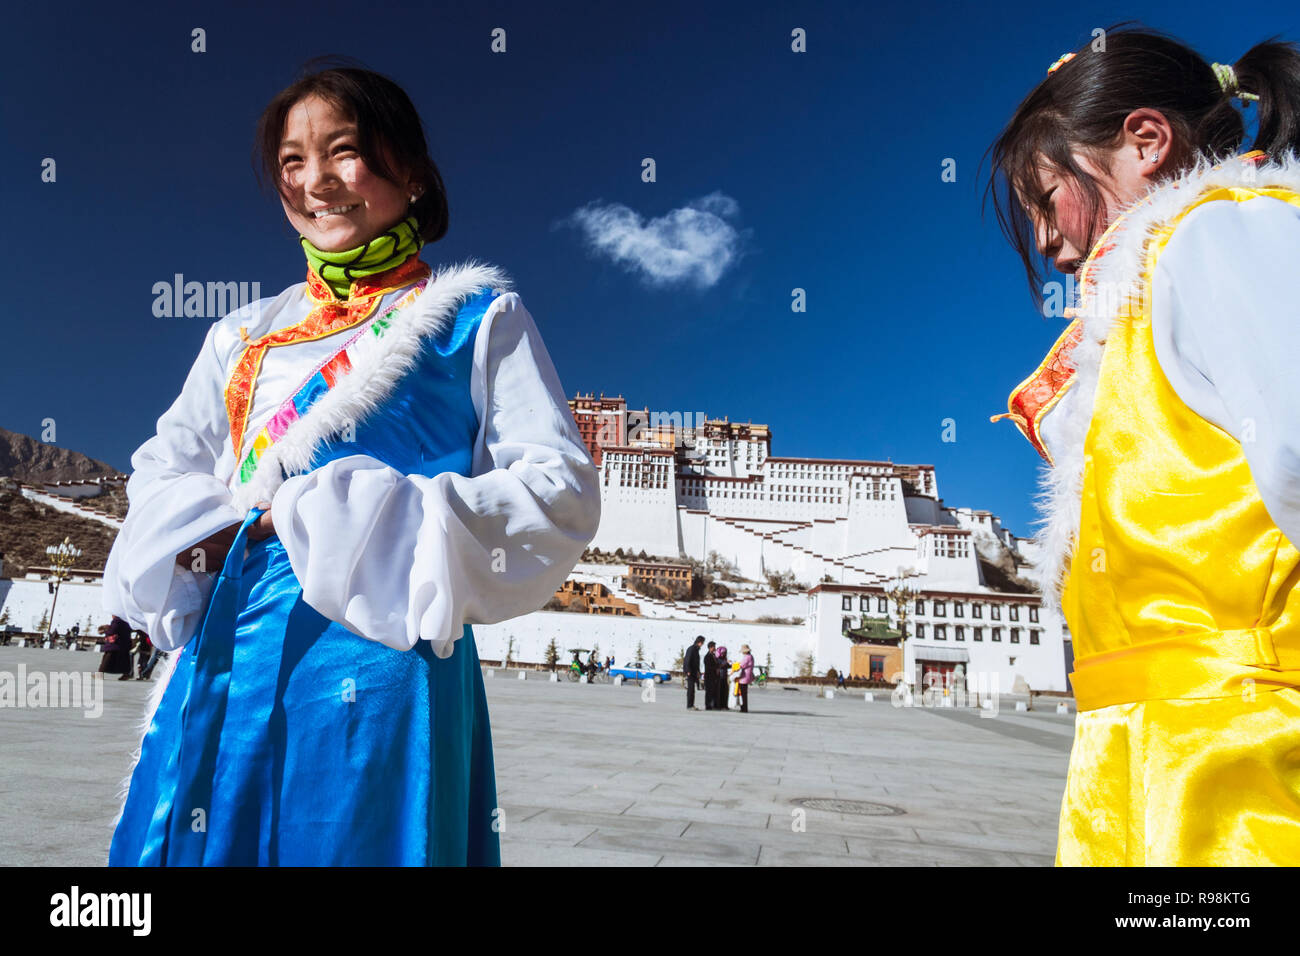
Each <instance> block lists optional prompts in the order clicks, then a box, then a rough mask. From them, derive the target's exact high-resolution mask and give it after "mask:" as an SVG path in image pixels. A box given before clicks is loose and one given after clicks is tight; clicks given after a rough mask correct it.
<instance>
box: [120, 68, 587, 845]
mask: <svg viewBox="0 0 1300 956" xmlns="http://www.w3.org/2000/svg"><path fill="white" fill-rule="evenodd" d="M256 155H257V157H258V160H259V163H260V164H261V166H262V168H263V170H264V171H265V172H266V173H267V174H268V175H269V177H270V178H271V179H272V180H273V181H274V183H275V186H276V189H277V191H278V193H279V197H280V201H281V203H282V205H283V208H284V214H285V216H286V218H287V219H288V221H289V223H290V224H291V225H292V226H293V227H294V229H296V230H297V231H298V233H299V235H300V242H301V245H302V248H303V250H304V252H305V253H306V256H307V262H308V271H307V278H306V281H305V282H302V283H298V284H296V285H294V286H291V287H290V288H288V289H286V290H285V291H284V292H283V293H281V294H280V295H279V296H277V297H275V298H273V299H263V300H261V301H259V302H255V303H253V304H251V305H250V306H248V307H246V308H243V309H240V310H238V311H237V312H233V313H231V314H230V315H228V316H226V317H225V318H224V319H222V320H220V321H218V322H217V323H215V324H214V325H213V326H212V328H211V329H209V331H208V334H207V337H206V339H205V341H204V344H203V347H202V350H201V351H200V353H199V357H198V359H197V360H196V361H195V363H194V365H193V368H192V369H191V371H190V374H189V377H188V378H187V379H186V382H185V386H184V388H183V390H182V392H181V394H180V397H179V398H177V400H176V402H175V404H173V405H172V407H171V408H170V409H168V410H167V412H166V413H165V414H164V415H163V416H162V418H160V419H159V421H158V431H157V434H156V435H155V436H154V437H153V438H151V439H149V441H147V442H145V443H144V445H143V446H141V448H140V449H139V450H138V451H137V452H136V454H135V456H134V457H133V458H132V465H133V469H134V471H133V474H132V476H131V479H130V483H129V484H128V493H129V496H130V499H131V506H130V511H129V512H128V514H127V517H126V521H125V523H124V525H123V528H122V530H121V532H120V534H119V535H118V538H117V541H116V542H115V544H114V547H113V550H112V553H111V555H110V557H109V561H108V565H107V567H106V570H105V576H104V584H105V602H106V604H107V605H108V606H110V607H111V608H113V609H114V611H115V613H118V614H120V615H121V616H122V617H124V618H125V619H126V620H127V621H129V622H130V623H131V624H133V625H134V626H137V627H140V628H141V629H143V630H145V631H147V632H148V633H149V634H150V635H151V637H152V638H153V640H154V642H155V643H156V644H157V645H158V646H159V647H161V648H163V649H166V650H172V651H176V652H177V653H175V654H173V660H172V664H173V669H169V670H168V671H167V674H165V675H164V676H163V677H162V678H160V681H159V686H158V687H157V689H156V693H155V695H154V699H153V701H152V702H151V706H150V712H149V713H148V715H147V717H146V729H145V733H144V735H143V738H142V741H141V749H140V753H139V755H138V760H137V763H136V765H135V767H134V768H133V773H132V776H131V778H130V781H129V787H128V792H127V795H126V798H125V801H124V804H123V808H122V813H121V816H120V819H119V822H118V825H117V829H116V831H115V833H114V836H113V842H112V847H111V849H110V854H109V863H110V864H112V865H352V864H356V865H432V864H459V865H465V864H482V865H494V864H497V863H499V862H500V850H499V845H498V837H497V829H498V821H497V816H498V813H499V810H498V808H497V807H496V785H495V777H494V772H493V759H492V741H491V732H490V729H489V723H488V714H487V701H486V697H485V694H484V688H483V683H482V677H481V674H480V671H479V666H478V657H477V654H476V651H475V645H474V634H473V631H472V629H471V627H470V625H471V624H474V623H485V624H486V623H494V622H497V621H502V620H505V619H507V618H510V617H514V616H516V615H519V614H524V613H528V612H530V611H533V610H536V609H537V608H539V607H541V605H542V604H543V603H545V601H546V600H547V599H548V598H549V597H550V596H551V595H552V594H553V593H554V591H555V590H556V588H558V587H559V586H560V585H561V584H562V583H563V581H564V579H565V577H566V576H567V575H568V573H569V571H570V570H571V569H572V567H573V564H574V562H575V561H576V560H577V559H578V557H579V555H580V554H581V553H582V550H583V548H584V547H585V546H586V544H587V543H588V542H589V541H590V540H591V538H592V537H593V536H594V534H595V532H596V528H597V525H598V524H599V519H600V496H599V490H598V486H597V476H596V471H595V468H594V466H593V464H592V462H591V458H590V456H589V455H588V453H587V450H586V448H585V446H584V445H583V442H582V440H581V438H580V436H579V434H578V431H577V426H576V423H575V422H574V419H573V416H572V414H571V412H570V411H569V407H568V403H567V401H566V399H565V396H564V390H563V388H562V387H561V385H560V382H559V379H558V377H557V376H556V373H555V369H554V367H553V365H552V364H551V361H550V358H549V356H548V354H547V351H546V348H545V346H544V344H543V343H542V339H541V336H540V335H539V333H538V331H537V327H536V325H535V324H534V322H533V320H532V317H531V316H530V315H529V314H528V312H527V310H525V308H524V306H523V304H522V302H521V301H520V298H519V296H518V295H516V294H515V293H513V292H508V291H505V288H506V287H507V285H508V282H507V280H506V278H505V276H504V275H503V274H502V273H501V272H500V271H499V270H497V269H495V268H491V267H487V266H482V265H474V264H470V265H463V266H447V267H443V268H442V269H440V270H438V271H437V272H436V273H434V272H433V271H432V270H431V269H430V267H429V266H427V265H425V264H424V263H423V262H422V261H421V260H420V258H419V251H420V248H421V246H422V245H423V244H424V243H426V242H430V241H434V240H436V239H438V238H440V237H441V236H442V235H444V234H445V233H446V231H447V224H448V213H447V200H446V194H445V190H444V188H443V184H442V179H441V177H440V176H439V174H438V170H437V167H436V166H435V165H434V163H433V161H432V159H431V158H430V157H429V154H428V149H427V147H426V145H425V140H424V133H423V130H422V128H421V124H420V120H419V116H418V114H417V113H416V112H415V109H414V107H413V105H412V104H411V101H410V99H409V98H408V97H407V96H406V94H405V92H403V91H402V90H401V88H400V87H398V86H397V85H396V84H394V83H393V82H392V81H391V80H388V79H386V78H384V77H382V76H379V75H378V74H375V73H371V72H369V71H365V70H359V69H352V68H343V69H330V70H325V71H321V72H317V73H313V74H310V75H308V76H306V77H304V78H303V79H301V80H299V81H298V82H296V83H295V84H293V85H292V86H290V87H289V88H288V89H286V90H284V91H283V92H281V93H280V94H279V95H277V96H276V97H275V98H274V99H273V100H272V101H271V103H270V104H269V105H268V106H267V108H266V110H265V111H264V113H263V115H262V118H261V121H260V124H259V128H258V136H257V148H256ZM216 571H219V572H220V573H219V574H218V575H215V577H214V575H213V574H212V572H216Z"/></svg>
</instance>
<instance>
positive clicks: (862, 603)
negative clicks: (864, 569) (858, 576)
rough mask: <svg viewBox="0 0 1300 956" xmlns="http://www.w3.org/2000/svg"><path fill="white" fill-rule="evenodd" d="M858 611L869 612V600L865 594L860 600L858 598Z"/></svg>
mask: <svg viewBox="0 0 1300 956" xmlns="http://www.w3.org/2000/svg"><path fill="white" fill-rule="evenodd" d="M858 610H859V611H870V610H871V598H869V597H867V596H866V595H865V594H864V595H862V596H861V597H860V598H858Z"/></svg>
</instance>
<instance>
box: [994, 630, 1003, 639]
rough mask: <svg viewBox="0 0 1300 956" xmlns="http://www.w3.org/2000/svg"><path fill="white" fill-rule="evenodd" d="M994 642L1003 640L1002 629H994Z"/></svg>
mask: <svg viewBox="0 0 1300 956" xmlns="http://www.w3.org/2000/svg"><path fill="white" fill-rule="evenodd" d="M993 640H994V641H1001V640H1002V628H1000V627H995V628H993Z"/></svg>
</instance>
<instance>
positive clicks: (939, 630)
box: [934, 624, 948, 641]
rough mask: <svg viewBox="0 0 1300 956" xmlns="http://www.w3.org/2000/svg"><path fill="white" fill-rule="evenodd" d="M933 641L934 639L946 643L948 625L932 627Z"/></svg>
mask: <svg viewBox="0 0 1300 956" xmlns="http://www.w3.org/2000/svg"><path fill="white" fill-rule="evenodd" d="M934 639H935V640H936V641H946V640H948V625H947V624H936V625H935V626H934Z"/></svg>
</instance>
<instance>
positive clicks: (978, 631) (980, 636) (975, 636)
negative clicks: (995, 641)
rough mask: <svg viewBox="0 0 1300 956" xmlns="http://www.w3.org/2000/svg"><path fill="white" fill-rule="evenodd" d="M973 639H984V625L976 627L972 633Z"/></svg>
mask: <svg viewBox="0 0 1300 956" xmlns="http://www.w3.org/2000/svg"><path fill="white" fill-rule="evenodd" d="M972 639H973V640H976V641H982V640H984V628H982V627H977V628H975V633H974V634H973V635H972Z"/></svg>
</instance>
